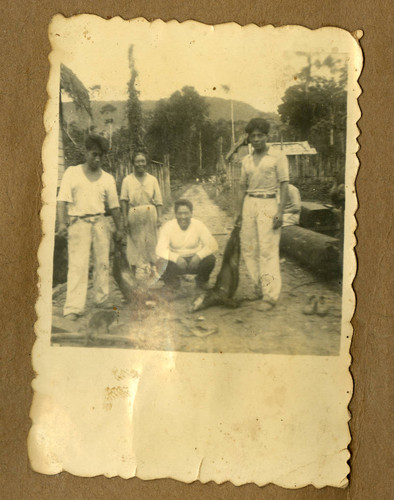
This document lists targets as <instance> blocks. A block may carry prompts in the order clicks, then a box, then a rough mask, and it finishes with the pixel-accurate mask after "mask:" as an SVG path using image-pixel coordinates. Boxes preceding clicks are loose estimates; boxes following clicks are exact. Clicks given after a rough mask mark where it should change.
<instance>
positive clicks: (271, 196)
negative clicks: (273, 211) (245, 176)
mask: <svg viewBox="0 0 394 500" xmlns="http://www.w3.org/2000/svg"><path fill="white" fill-rule="evenodd" d="M248 196H250V197H251V198H261V199H263V200H266V199H267V198H276V194H253V193H248Z"/></svg>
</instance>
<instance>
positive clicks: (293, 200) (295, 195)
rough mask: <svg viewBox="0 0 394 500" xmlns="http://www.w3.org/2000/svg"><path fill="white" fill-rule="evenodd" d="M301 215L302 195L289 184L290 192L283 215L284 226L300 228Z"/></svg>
mask: <svg viewBox="0 0 394 500" xmlns="http://www.w3.org/2000/svg"><path fill="white" fill-rule="evenodd" d="M300 213H301V195H300V191H299V190H298V188H296V187H295V186H293V184H289V192H288V197H287V203H286V206H285V211H284V213H283V224H282V227H285V226H298V225H299V223H300Z"/></svg>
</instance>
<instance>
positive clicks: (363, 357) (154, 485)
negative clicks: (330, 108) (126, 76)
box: [0, 0, 392, 499]
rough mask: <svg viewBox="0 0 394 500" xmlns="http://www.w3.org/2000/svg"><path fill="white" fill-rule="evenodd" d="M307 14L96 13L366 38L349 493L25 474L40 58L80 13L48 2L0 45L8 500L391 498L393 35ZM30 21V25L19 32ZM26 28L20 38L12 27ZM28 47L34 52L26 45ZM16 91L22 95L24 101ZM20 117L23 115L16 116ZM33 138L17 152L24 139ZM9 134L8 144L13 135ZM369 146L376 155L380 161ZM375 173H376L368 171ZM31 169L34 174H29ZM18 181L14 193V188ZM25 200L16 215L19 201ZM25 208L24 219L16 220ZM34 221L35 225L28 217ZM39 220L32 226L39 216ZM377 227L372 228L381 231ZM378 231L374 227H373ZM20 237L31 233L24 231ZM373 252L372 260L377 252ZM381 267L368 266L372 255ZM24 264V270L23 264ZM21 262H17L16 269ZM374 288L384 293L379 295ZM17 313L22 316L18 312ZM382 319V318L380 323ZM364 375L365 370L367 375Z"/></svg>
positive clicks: (230, 7)
mask: <svg viewBox="0 0 394 500" xmlns="http://www.w3.org/2000/svg"><path fill="white" fill-rule="evenodd" d="M314 7H315V5H314V4H313V3H312V2H309V3H308V2H306V3H305V4H303V6H302V7H300V6H298V5H297V6H296V5H294V4H293V3H291V2H289V1H286V0H285V1H284V2H283V3H281V4H278V3H277V2H272V1H269V0H268V1H267V2H266V3H265V4H264V8H262V6H261V7H256V5H252V4H251V3H250V2H246V3H245V4H244V6H243V7H242V9H241V8H240V7H239V5H238V4H237V3H236V2H232V1H229V2H228V4H227V5H226V9H223V5H222V4H215V5H212V4H211V3H207V2H203V1H202V2H200V3H199V4H188V5H186V4H185V5H182V6H180V5H177V6H174V5H169V4H168V3H167V2H160V1H159V2H155V3H152V4H151V3H150V2H139V1H138V0H137V1H136V2H135V3H134V4H133V6H130V4H129V3H127V2H120V3H119V4H118V5H117V8H116V10H115V11H114V9H113V8H110V7H109V6H108V5H107V4H105V3H104V2H100V1H98V2H97V3H96V4H95V11H96V12H97V13H99V14H100V15H102V16H104V17H109V16H111V15H116V14H121V15H123V17H124V18H131V17H135V16H136V15H145V16H146V17H148V18H149V19H152V18H153V17H154V18H156V17H161V18H164V19H170V18H173V17H176V18H178V19H179V20H185V19H188V18H193V19H197V20H200V21H202V22H208V23H211V24H212V23H217V22H225V21H230V20H233V21H237V22H239V23H240V24H247V23H248V22H256V23H269V22H273V23H275V24H276V25H278V24H280V23H282V24H286V23H287V24H304V25H306V26H308V27H310V28H318V27H319V26H321V25H323V24H324V25H336V26H339V27H343V28H346V29H348V30H350V31H352V30H355V29H356V28H362V29H363V30H364V33H365V35H364V37H363V39H362V40H361V45H362V47H363V49H364V50H365V54H366V66H365V68H364V70H363V74H362V77H361V81H360V82H361V86H362V89H363V95H362V96H361V99H360V105H361V108H362V111H363V118H362V120H361V122H360V128H361V130H362V136H361V139H360V143H361V145H362V150H361V152H360V159H361V161H362V165H361V167H362V168H361V169H360V174H359V176H358V180H357V190H358V195H359V199H360V208H359V210H358V212H357V220H358V221H359V227H358V230H357V240H358V244H357V256H358V259H359V261H360V266H361V267H360V268H359V272H358V276H357V279H356V283H355V289H356V292H357V300H358V306H357V311H356V315H355V318H354V325H355V332H356V334H355V336H354V339H353V346H352V354H353V357H354V359H353V363H352V373H353V375H354V377H355V382H356V385H355V397H354V398H353V401H352V403H351V411H352V420H351V422H350V427H351V431H352V436H353V442H352V444H351V450H352V458H351V465H352V474H351V484H350V487H349V488H348V489H345V490H338V489H334V488H325V489H321V490H315V489H314V488H313V487H308V488H305V489H302V490H291V491H289V490H284V489H281V488H279V487H276V486H273V485H268V486H266V487H264V488H262V489H259V488H258V487H257V486H255V485H245V486H244V487H242V488H236V487H234V486H233V485H231V484H230V483H226V484H223V485H220V486H219V485H216V484H214V483H209V484H205V485H203V484H201V483H199V482H196V483H193V484H191V485H186V484H183V483H180V482H177V481H173V480H169V479H167V480H166V479H162V480H159V481H150V482H143V481H140V480H138V479H133V480H131V481H124V480H122V479H121V478H114V479H112V480H111V482H108V480H107V479H106V478H103V477H97V478H95V479H82V478H78V477H75V476H72V475H71V474H68V473H65V472H64V473H62V474H59V475H56V476H44V475H42V474H37V473H35V472H33V471H32V470H31V469H30V468H29V465H28V462H27V455H26V447H25V437H26V434H27V432H28V430H29V428H30V425H31V423H30V420H29V418H28V411H29V406H30V403H31V396H32V394H31V392H30V390H29V383H30V380H31V379H32V377H33V376H34V374H33V371H32V369H31V366H30V347H31V345H32V343H33V341H34V333H33V329H32V324H33V322H34V321H35V313H34V307H33V304H34V302H35V293H36V292H35V287H36V285H35V281H36V278H35V268H36V258H35V253H36V249H37V247H38V244H39V240H40V231H41V230H40V227H39V220H38V215H37V209H38V206H39V201H38V197H37V196H38V195H37V193H38V189H39V186H40V181H39V176H40V171H41V166H40V150H41V144H42V139H43V135H44V132H43V126H42V123H41V122H42V118H41V117H42V112H43V109H44V106H45V102H46V95H45V93H44V92H43V90H42V89H43V88H44V86H45V84H46V81H47V76H48V63H47V60H46V55H47V53H48V51H49V44H48V40H47V26H48V23H49V21H50V17H51V16H52V15H53V14H55V13H57V12H64V14H66V15H68V16H69V15H72V14H75V13H78V12H80V13H82V12H84V11H86V6H85V8H84V6H83V5H82V4H81V3H78V2H71V3H70V4H68V5H67V6H64V5H61V4H60V3H59V2H56V1H55V2H50V3H49V2H45V1H44V2H43V3H40V4H37V5H34V6H32V5H29V4H27V3H26V4H23V5H18V4H12V5H11V4H10V5H9V6H8V7H7V8H6V10H5V12H6V14H7V15H4V16H3V18H2V26H3V27H4V33H5V39H4V44H3V49H4V62H5V65H6V66H7V67H8V71H7V72H4V73H3V75H2V76H3V81H4V83H5V84H6V85H9V86H10V91H9V92H7V93H6V94H3V96H2V98H4V104H5V107H4V108H3V111H4V112H5V114H6V119H4V120H2V123H1V129H2V130H3V132H4V133H3V136H2V137H3V148H2V151H1V155H2V158H4V164H5V165H7V166H9V167H11V168H7V169H4V170H3V171H2V179H4V184H3V186H2V188H4V189H3V190H2V194H1V201H2V202H3V206H4V207H5V209H6V210H5V212H3V215H5V214H9V213H11V212H10V210H11V208H12V214H13V219H12V221H13V224H12V225H8V223H9V221H10V219H9V218H8V215H7V218H6V217H4V218H3V223H5V224H6V226H5V227H7V230H8V233H7V237H6V239H4V238H3V240H2V256H1V265H2V266H3V269H4V274H3V285H4V290H3V292H4V293H3V294H2V301H1V307H2V314H3V323H2V325H3V329H2V339H3V340H2V342H3V343H2V355H3V361H4V362H3V361H2V369H4V370H5V374H6V376H5V377H2V384H3V389H4V398H3V403H4V412H3V417H4V422H5V425H6V426H7V427H6V428H7V439H6V440H5V441H4V442H3V445H4V446H2V449H1V451H0V455H1V459H2V472H1V474H3V473H4V475H3V476H2V477H3V479H4V484H3V492H4V495H5V497H7V496H8V497H9V498H10V497H17V496H18V495H19V497H24V496H26V495H27V494H28V496H29V498H32V499H35V498H37V499H38V498H40V499H42V498H60V497H61V498H71V497H73V498H75V497H77V496H78V495H84V498H97V496H98V495H100V494H102V492H103V491H106V492H108V494H110V495H112V496H117V497H118V498H129V496H130V494H131V495H137V496H138V498H141V499H142V498H151V497H152V495H156V496H158V495H159V496H160V497H161V498H185V499H186V498H187V499H192V498H201V497H202V496H203V497H207V496H209V498H212V499H214V498H218V499H219V498H224V496H223V495H225V497H226V498H231V499H236V498H237V499H241V498H260V496H261V495H263V496H264V498H275V499H279V498H280V499H282V498H283V499H285V498H286V499H287V498H299V499H306V498H312V497H313V498H321V499H326V498H327V499H328V498H330V499H332V498H335V499H342V498H343V499H344V498H348V497H349V495H350V498H359V497H361V496H362V495H365V497H368V498H373V497H379V498H387V497H388V496H389V492H390V491H391V485H390V480H389V479H388V477H387V474H386V472H387V464H388V463H389V457H390V455H391V446H390V439H389V435H388V432H387V427H386V426H384V425H382V426H380V425H379V426H377V425H376V422H377V421H380V422H384V421H388V418H389V415H390V411H391V410H390V397H389V393H388V389H389V385H387V384H385V383H383V381H384V380H387V376H388V367H389V366H390V361H389V350H388V342H389V336H388V335H385V334H384V332H385V331H386V333H388V332H389V328H388V327H389V320H388V318H389V316H387V314H389V315H390V313H389V312H390V305H389V293H388V279H389V269H390V266H389V261H388V259H387V258H388V253H387V252H386V250H387V249H388V241H389V240H387V239H385V238H384V236H385V234H386V232H387V231H388V229H389V225H390V215H391V209H390V203H391V193H389V190H388V186H389V179H390V176H391V164H390V150H389V145H388V143H385V142H384V140H383V142H382V140H381V139H382V136H381V134H382V132H381V131H382V130H387V124H388V123H390V121H389V107H388V106H387V102H386V100H385V97H387V95H389V91H390V90H389V89H390V88H391V78H392V71H391V70H390V64H389V57H390V51H389V50H386V49H387V47H388V46H389V43H390V42H389V40H390V34H389V33H390V30H391V26H389V15H388V8H389V7H390V4H389V3H388V2H384V1H383V2H379V1H378V3H377V4H376V8H375V9H374V10H373V11H371V9H370V3H369V2H367V1H362V2H355V1H353V0H350V2H348V3H347V4H346V6H345V5H343V4H338V3H336V2H330V1H329V2H327V3H324V4H322V5H321V6H320V8H319V10H318V11H317V10H315V9H314ZM27 19H28V20H29V22H28V23H27V22H26V20H27ZM21 26H23V27H24V36H23V37H21V36H20V31H19V30H18V29H14V28H15V27H17V28H18V27H21ZM32 41H34V43H32ZM15 82H18V83H19V84H20V85H23V86H25V87H26V88H27V89H28V90H29V91H28V92H22V93H21V92H20V91H19V86H18V85H15ZM15 106H16V107H17V109H20V110H22V112H21V113H19V112H18V113H16V112H15V110H16V108H15ZM26 122H28V125H29V134H28V135H26V136H25V138H24V140H23V141H22V142H21V141H20V140H19V138H18V135H19V132H22V131H26ZM10 130H11V131H12V133H9V132H10ZM376 144H379V148H377V149H376ZM364 165H365V166H367V165H371V166H372V168H371V169H369V168H364ZM27 166H29V168H27ZM11 175H12V180H13V181H14V180H15V179H16V180H17V182H16V183H14V182H11ZM22 199H23V204H22V201H21V200H22ZM22 206H23V210H22ZM20 208H21V210H20ZM32 213H33V218H32V217H31V214H32ZM34 214H36V215H34ZM377 217H378V219H377ZM377 220H378V223H377ZM21 228H22V229H24V228H26V231H24V230H22V231H21ZM377 248H378V250H377ZM377 252H378V253H379V255H380V257H379V258H375V256H376V253H377ZM19 256H20V259H19ZM16 257H18V260H15V258H16ZM379 284H380V286H379ZM16 303H17V304H18V306H19V307H16ZM386 312H387V314H385V313H386ZM366 367H368V369H367V368H366Z"/></svg>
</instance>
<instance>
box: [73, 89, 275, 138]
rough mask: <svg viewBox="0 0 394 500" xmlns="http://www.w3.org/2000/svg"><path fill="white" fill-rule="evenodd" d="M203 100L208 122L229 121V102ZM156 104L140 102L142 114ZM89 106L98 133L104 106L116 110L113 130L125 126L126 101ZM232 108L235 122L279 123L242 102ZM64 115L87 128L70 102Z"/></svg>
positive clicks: (103, 102) (210, 98)
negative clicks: (205, 104)
mask: <svg viewBox="0 0 394 500" xmlns="http://www.w3.org/2000/svg"><path fill="white" fill-rule="evenodd" d="M204 99H205V101H206V102H207V103H208V105H209V119H210V120H212V121H218V120H228V121H229V120H231V107H230V100H228V99H222V98H221V97H204ZM156 103H157V101H152V100H150V101H148V100H147V101H141V106H142V113H143V115H144V116H145V117H147V115H149V114H150V113H152V112H153V111H154V109H155V106H156ZM91 104H92V114H93V120H92V123H93V124H94V125H96V127H97V130H98V131H100V130H103V129H104V128H105V125H104V117H103V114H102V113H101V110H102V108H103V107H104V106H106V105H112V106H113V107H114V108H116V109H115V111H114V112H113V120H114V124H113V128H114V129H117V128H120V127H122V126H127V117H126V106H127V102H126V101H92V102H91ZM233 107H234V120H235V121H245V122H246V121H249V120H250V119H252V118H256V117H261V118H265V119H267V120H268V121H270V122H271V123H275V122H276V123H279V122H280V119H279V116H278V115H277V114H276V113H264V112H263V111H259V110H257V109H256V108H254V107H253V106H251V105H250V104H247V103H245V102H242V101H233ZM64 115H65V119H66V121H67V123H71V122H73V121H75V122H76V123H77V124H78V125H79V126H80V127H83V128H87V127H88V125H89V120H88V117H87V114H86V113H85V112H84V111H78V110H76V109H75V105H74V104H73V103H72V102H66V103H64Z"/></svg>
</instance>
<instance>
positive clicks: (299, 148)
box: [226, 134, 317, 161]
mask: <svg viewBox="0 0 394 500" xmlns="http://www.w3.org/2000/svg"><path fill="white" fill-rule="evenodd" d="M246 138H247V134H244V135H242V136H241V137H240V139H239V140H238V141H237V142H236V143H235V144H234V146H232V148H231V149H230V151H229V152H228V153H227V155H226V160H227V161H229V160H231V157H232V156H233V155H234V153H236V152H237V151H238V149H239V148H240V147H241V146H243V145H244V144H245V142H246ZM267 146H269V147H270V148H271V149H273V150H274V151H283V152H284V153H285V154H286V155H287V156H299V155H315V154H317V151H316V149H315V148H312V147H311V146H310V145H309V143H308V141H296V142H267Z"/></svg>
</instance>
